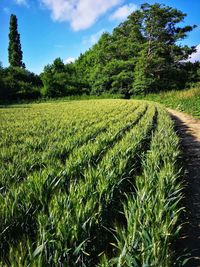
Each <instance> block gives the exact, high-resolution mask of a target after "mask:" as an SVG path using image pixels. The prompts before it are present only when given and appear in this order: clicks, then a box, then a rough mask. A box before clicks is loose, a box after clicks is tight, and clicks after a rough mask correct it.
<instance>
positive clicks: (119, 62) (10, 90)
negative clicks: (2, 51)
mask: <svg viewBox="0 0 200 267" xmlns="http://www.w3.org/2000/svg"><path fill="white" fill-rule="evenodd" d="M185 16H186V14H184V13H183V12H181V11H179V10H177V9H175V8H171V7H168V6H165V5H161V4H158V3H156V4H153V5H149V4H143V5H141V7H140V9H139V10H137V11H135V12H133V13H132V14H131V15H130V16H129V17H128V18H127V20H126V21H124V22H122V23H121V24H120V25H119V26H118V27H116V28H115V29H114V30H113V32H112V33H111V34H110V33H106V32H105V33H104V34H102V36H101V38H100V39H99V41H98V42H97V43H96V44H95V45H94V46H92V47H91V48H90V49H89V50H88V51H86V52H85V53H84V54H81V55H80V56H79V58H78V59H77V60H76V61H75V62H74V63H70V64H64V63H63V61H62V60H61V59H60V58H57V59H55V61H54V62H53V63H52V64H49V65H47V66H45V67H44V70H43V72H42V73H41V74H40V75H39V76H38V75H35V74H34V73H31V72H29V71H28V70H26V68H25V64H24V63H23V53H22V48H21V44H20V35H19V33H18V29H17V18H16V16H15V15H11V17H10V33H9V47H8V57H9V63H10V66H9V67H8V68H3V67H2V66H1V68H0V98H1V99H22V98H38V97H62V96H69V95H76V94H77V95H81V94H95V95H100V94H102V93H111V94H112V93H113V94H114V93H118V94H119V93H120V94H122V95H124V97H126V98H129V97H130V96H131V95H137V94H142V95H145V94H148V93H151V92H159V91H162V90H171V89H183V88H185V87H188V86H189V85H190V84H191V83H195V82H198V81H199V79H200V64H199V63H198V62H196V63H191V62H189V61H188V60H187V59H188V57H189V56H190V55H191V54H192V53H193V52H195V47H189V46H187V45H181V41H182V40H184V39H185V38H186V37H187V36H188V34H189V32H191V31H192V30H193V29H194V28H195V27H196V26H195V25H193V26H188V25H186V26H182V27H181V26H180V25H181V24H180V23H181V22H183V21H184V18H185Z"/></svg>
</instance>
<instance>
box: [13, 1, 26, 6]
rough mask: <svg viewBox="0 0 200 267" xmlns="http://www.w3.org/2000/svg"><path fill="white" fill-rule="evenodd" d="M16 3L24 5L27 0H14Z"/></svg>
mask: <svg viewBox="0 0 200 267" xmlns="http://www.w3.org/2000/svg"><path fill="white" fill-rule="evenodd" d="M15 2H16V4H17V5H25V6H28V2H27V0H15Z"/></svg>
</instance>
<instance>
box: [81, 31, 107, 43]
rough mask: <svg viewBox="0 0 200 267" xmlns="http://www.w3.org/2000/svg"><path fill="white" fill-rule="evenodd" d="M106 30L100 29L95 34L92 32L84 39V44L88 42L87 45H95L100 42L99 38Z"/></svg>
mask: <svg viewBox="0 0 200 267" xmlns="http://www.w3.org/2000/svg"><path fill="white" fill-rule="evenodd" d="M104 32H106V31H105V29H102V30H100V31H98V32H97V33H95V34H92V35H91V36H90V37H86V38H84V40H83V44H87V45H94V44H96V43H97V42H98V40H99V38H100V37H101V35H102V34H103V33H104Z"/></svg>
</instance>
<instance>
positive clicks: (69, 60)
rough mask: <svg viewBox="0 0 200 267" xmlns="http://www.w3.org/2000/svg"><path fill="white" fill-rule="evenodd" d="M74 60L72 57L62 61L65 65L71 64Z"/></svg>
mask: <svg viewBox="0 0 200 267" xmlns="http://www.w3.org/2000/svg"><path fill="white" fill-rule="evenodd" d="M75 60H76V58H74V57H68V58H67V59H65V60H64V63H65V64H69V63H73V62H74V61H75Z"/></svg>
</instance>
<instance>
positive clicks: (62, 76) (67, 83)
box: [41, 58, 79, 97]
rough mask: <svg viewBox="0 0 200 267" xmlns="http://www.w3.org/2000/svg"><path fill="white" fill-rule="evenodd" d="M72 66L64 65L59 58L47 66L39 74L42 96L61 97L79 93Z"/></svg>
mask: <svg viewBox="0 0 200 267" xmlns="http://www.w3.org/2000/svg"><path fill="white" fill-rule="evenodd" d="M74 73H75V69H74V68H73V67H72V64H68V65H65V64H64V63H63V61H62V60H61V59H60V58H57V59H55V60H54V62H53V64H52V65H47V66H45V68H44V71H43V73H42V74H41V79H42V81H43V85H44V87H43V90H42V94H43V96H45V97H62V96H67V95H75V94H77V93H79V87H78V84H77V81H76V78H75V75H74Z"/></svg>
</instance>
